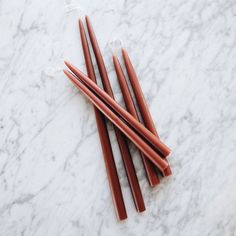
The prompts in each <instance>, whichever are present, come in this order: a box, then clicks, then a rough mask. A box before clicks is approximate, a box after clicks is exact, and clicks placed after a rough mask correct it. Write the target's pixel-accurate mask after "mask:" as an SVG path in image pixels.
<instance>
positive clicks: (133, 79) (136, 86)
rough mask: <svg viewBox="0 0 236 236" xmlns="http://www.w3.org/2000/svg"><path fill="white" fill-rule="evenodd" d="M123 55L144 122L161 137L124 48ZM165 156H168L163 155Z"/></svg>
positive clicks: (169, 173) (168, 172)
mask: <svg viewBox="0 0 236 236" xmlns="http://www.w3.org/2000/svg"><path fill="white" fill-rule="evenodd" d="M122 55H123V59H124V62H125V66H126V70H127V73H128V76H129V80H130V84H131V86H132V88H133V91H134V95H135V98H136V100H137V103H138V106H139V110H140V113H141V116H142V118H143V121H144V124H145V126H146V127H147V128H148V129H149V130H150V131H151V132H152V133H153V134H154V135H156V136H157V137H158V138H159V135H158V133H157V131H156V128H155V125H154V122H153V119H152V116H151V114H150V112H149V109H148V106H147V103H146V100H145V97H144V95H143V92H142V89H141V86H140V84H139V81H138V78H137V75H136V73H135V70H134V67H133V65H132V63H131V60H130V58H129V56H128V53H127V52H126V51H125V50H124V49H122ZM163 157H167V156H166V155H163ZM166 175H171V169H170V168H168V171H166Z"/></svg>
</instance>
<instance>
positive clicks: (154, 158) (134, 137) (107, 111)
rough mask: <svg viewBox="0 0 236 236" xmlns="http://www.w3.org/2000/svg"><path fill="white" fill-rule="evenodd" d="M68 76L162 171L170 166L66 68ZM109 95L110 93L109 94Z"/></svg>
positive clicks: (65, 71)
mask: <svg viewBox="0 0 236 236" xmlns="http://www.w3.org/2000/svg"><path fill="white" fill-rule="evenodd" d="M64 73H65V74H66V76H67V77H68V78H69V79H70V80H71V81H72V82H73V84H74V85H76V87H77V88H78V89H80V91H82V93H83V94H84V95H85V96H86V97H87V98H88V99H89V100H90V101H91V102H92V103H93V104H94V105H95V106H96V107H97V108H98V109H99V110H100V111H101V112H102V113H103V114H104V115H105V116H106V117H107V118H108V119H109V120H110V121H111V122H112V123H113V124H114V125H116V126H117V127H118V128H119V129H120V130H121V131H122V132H123V133H124V134H125V135H126V136H127V137H128V138H129V139H130V140H131V141H132V142H133V143H134V144H135V145H136V146H137V147H138V148H139V149H140V150H141V151H142V152H144V153H145V155H146V156H147V157H148V158H149V159H150V160H151V161H152V162H153V163H154V164H155V165H156V166H157V167H158V168H159V170H160V171H161V172H164V170H165V169H166V168H167V167H168V164H167V162H166V161H165V160H163V159H162V158H161V157H160V156H159V154H158V153H157V152H156V151H154V150H153V149H152V147H151V146H149V145H148V144H147V143H146V142H145V141H144V140H143V139H142V138H141V137H140V136H139V135H138V134H137V133H136V132H135V131H134V130H133V129H131V128H130V127H129V126H128V125H127V124H126V123H125V121H124V120H122V118H121V117H119V115H117V113H115V112H114V111H113V110H112V109H111V108H110V107H109V105H107V104H106V103H104V101H102V100H101V98H99V97H98V96H97V95H96V94H94V93H93V92H92V91H91V90H90V89H89V87H87V86H86V85H85V84H84V83H82V82H81V80H79V78H77V77H75V75H73V74H72V73H70V72H69V71H67V70H64ZM108 96H109V95H108Z"/></svg>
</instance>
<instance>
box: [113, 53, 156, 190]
mask: <svg viewBox="0 0 236 236" xmlns="http://www.w3.org/2000/svg"><path fill="white" fill-rule="evenodd" d="M113 63H114V67H115V71H116V75H117V78H118V81H119V84H120V89H121V92H122V94H123V98H124V102H125V105H126V108H127V111H128V112H129V113H130V114H131V115H132V116H133V117H134V118H135V119H136V120H138V121H139V118H138V115H137V111H136V109H135V105H134V102H133V99H132V96H131V93H130V90H129V87H128V84H127V81H126V78H125V75H124V73H123V70H122V68H121V65H120V62H119V60H118V58H117V57H116V56H115V55H113ZM140 155H141V158H142V161H143V165H144V167H145V171H146V175H147V178H148V181H149V184H150V186H152V187H153V186H155V185H157V184H159V183H160V180H159V178H158V175H157V172H156V170H155V166H154V165H153V163H152V162H151V161H149V159H148V158H147V157H146V156H145V155H144V154H143V153H142V152H140Z"/></svg>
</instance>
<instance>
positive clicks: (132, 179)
mask: <svg viewBox="0 0 236 236" xmlns="http://www.w3.org/2000/svg"><path fill="white" fill-rule="evenodd" d="M79 29H80V37H81V42H82V47H83V53H84V58H85V63H86V67H87V72H88V76H89V77H90V78H91V79H92V80H93V81H94V82H96V76H95V73H94V68H93V63H92V58H91V54H90V50H89V46H88V41H87V37H86V34H85V30H84V27H83V23H82V21H81V20H79ZM101 135H102V134H101ZM116 135H117V140H118V142H119V147H120V150H121V156H122V159H123V162H124V166H125V170H126V174H127V177H128V182H129V185H130V189H131V192H132V196H133V200H134V204H135V207H136V209H137V211H138V212H143V211H145V204H144V200H143V196H142V192H141V189H140V186H139V182H138V178H137V175H136V172H135V168H134V164H133V161H132V158H131V155H130V152H129V149H128V146H127V143H126V140H125V137H124V135H123V134H122V133H121V132H120V131H119V130H118V129H116Z"/></svg>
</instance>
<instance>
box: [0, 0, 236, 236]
mask: <svg viewBox="0 0 236 236" xmlns="http://www.w3.org/2000/svg"><path fill="white" fill-rule="evenodd" d="M85 14H88V15H89V16H90V17H91V20H92V22H93V25H94V27H95V31H96V34H97V38H98V40H99V43H100V46H101V49H102V52H103V53H104V55H105V61H106V65H107V67H108V69H109V74H110V76H111V80H112V85H113V88H114V91H115V95H116V98H117V99H119V101H121V94H120V91H119V87H118V85H117V81H116V77H115V75H114V71H113V66H112V63H111V50H110V47H114V43H116V42H117V41H118V42H119V41H121V42H122V44H123V46H125V47H126V48H127V49H128V51H129V54H130V56H131V58H132V61H133V63H134V65H135V67H136V69H137V72H138V75H139V78H140V81H141V84H142V86H143V91H144V93H145V96H146V97H147V99H148V104H149V106H150V111H151V113H152V115H153V117H154V120H155V123H156V126H157V128H158V130H159V133H160V136H161V138H162V140H163V141H165V142H166V143H167V144H169V146H170V147H171V148H172V150H173V156H172V158H171V159H170V163H171V166H172V169H173V176H172V177H170V178H168V179H165V180H163V181H162V182H161V184H160V185H159V186H158V187H157V188H155V189H154V190H151V189H150V188H149V186H148V184H147V180H146V179H145V176H144V172H143V170H142V168H141V164H140V161H139V158H138V157H134V158H135V160H136V161H135V164H136V167H137V169H138V176H139V180H140V184H141V188H142V191H143V194H144V199H145V202H146V207H147V211H146V212H145V213H144V214H141V215H140V214H138V213H136V211H135V209H134V205H133V202H132V198H131V194H130V191H129V188H128V184H127V179H126V177H125V173H124V169H123V164H122V162H121V160H120V156H119V151H118V149H117V146H116V142H115V138H114V135H113V133H112V128H111V127H110V133H111V137H112V140H113V147H114V152H115V155H116V159H117V164H118V168H119V174H120V179H121V184H122V190H123V193H124V197H125V203H126V206H127V211H128V216H129V218H128V220H126V221H124V222H122V223H118V222H117V220H116V217H115V213H114V210H113V205H112V201H111V196H110V191H109V187H108V182H107V178H106V173H105V168H104V163H103V159H102V154H101V148H100V143H99V140H98V134H97V130H96V124H95V119H94V114H93V109H92V107H91V105H90V104H89V102H88V101H87V100H86V99H85V98H84V97H83V96H82V95H81V94H80V93H79V92H78V91H77V89H76V88H74V87H73V85H72V84H71V83H70V82H69V81H68V80H67V79H66V77H65V76H64V75H63V73H62V69H63V68H64V65H63V60H64V59H67V60H69V61H71V62H72V63H74V64H76V65H78V66H79V67H80V68H82V69H83V70H84V69H85V67H84V60H83V56H82V50H81V44H80V40H79V33H78V27H77V19H78V18H79V17H84V15H85ZM0 74H1V76H0V181H1V183H0V235H1V236H8V235H9V236H12V235H17V236H18V235H22V236H26V235H27V236H28V235H30V236H31V235H37V236H45V235H49V236H54V235H55V236H56V235H57V236H58V235H63V236H64V235H65V236H72V235H86V236H87V235H102V236H103V235H109V236H110V235H130V236H131V235H171V236H172V235H181V236H182V235H186V236H187V235H196V236H198V235H204V236H206V235H214V236H215V235H220V236H222V235H224V236H228V235H236V78H235V76H236V1H235V0H227V1H226V0H214V1H210V0H200V1H199V0H190V1H186V0H177V1H171V0H151V1H140V0H139V1H134V0H131V1H127V0H125V1H115V0H106V1H98V0H96V1H88V0H81V1H76V0H65V1H62V0H59V1H56V0H51V1H49V0H48V1H41V0H34V1H32V0H25V1H23V0H17V1H13V0H10V1H7V0H1V1H0ZM121 102H122V101H121ZM133 151H134V152H135V149H134V148H133Z"/></svg>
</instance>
